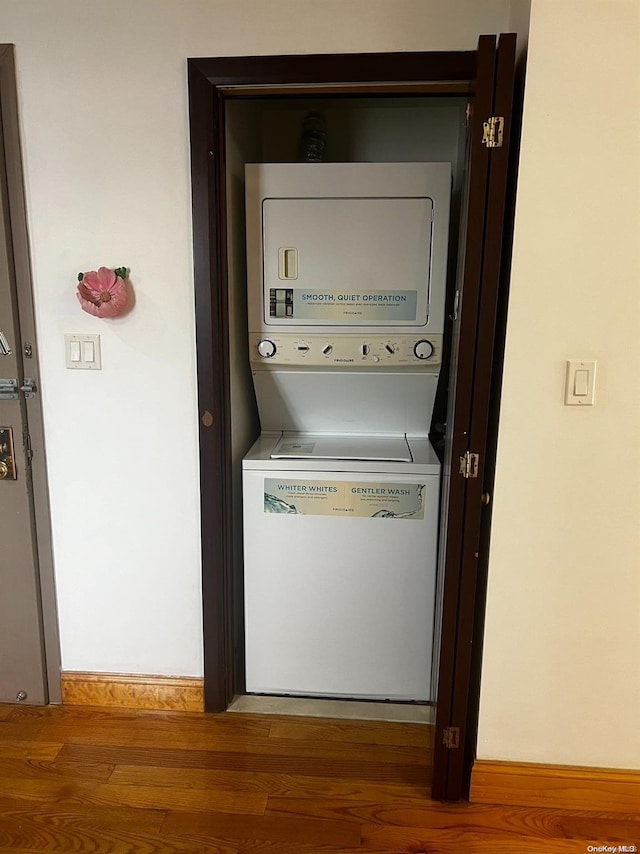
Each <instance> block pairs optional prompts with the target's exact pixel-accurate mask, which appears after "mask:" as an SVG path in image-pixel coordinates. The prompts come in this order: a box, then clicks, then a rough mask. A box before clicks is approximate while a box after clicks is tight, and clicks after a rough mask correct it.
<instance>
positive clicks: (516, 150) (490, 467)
mask: <svg viewBox="0 0 640 854" xmlns="http://www.w3.org/2000/svg"><path fill="white" fill-rule="evenodd" d="M525 68H526V53H523V54H522V55H521V56H520V57H519V58H518V60H517V62H516V71H515V79H514V95H513V111H512V120H511V134H510V136H511V138H510V141H509V167H508V175H507V202H506V209H505V217H504V232H503V238H502V262H501V265H500V288H499V292H498V307H497V313H496V328H495V334H494V349H493V365H492V369H491V401H490V404H489V420H488V427H487V453H486V464H485V467H484V482H483V489H482V491H483V493H485V494H487V495H488V496H489V504H488V505H485V506H484V507H483V511H482V522H481V529H480V548H479V555H478V582H477V588H476V597H475V613H474V620H473V641H472V652H471V680H470V688H469V700H468V705H467V732H468V738H467V740H466V745H465V748H466V749H465V759H464V766H465V779H466V778H469V779H470V778H471V769H472V768H473V767H474V762H475V759H476V744H477V739H478V713H479V708H480V681H481V670H482V652H483V645H484V626H485V610H486V599H487V581H488V578H487V575H488V567H489V545H490V538H491V517H492V509H493V486H494V480H495V468H496V467H495V463H496V453H497V446H498V425H499V416H500V398H501V391H502V373H503V363H504V348H505V338H506V327H507V305H508V300H509V281H510V277H511V253H512V247H513V229H514V220H515V208H516V188H517V180H518V159H519V155H520V136H521V131H522V107H523V103H524V83H525ZM465 795H468V792H467V791H465Z"/></svg>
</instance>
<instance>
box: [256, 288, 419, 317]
mask: <svg viewBox="0 0 640 854" xmlns="http://www.w3.org/2000/svg"><path fill="white" fill-rule="evenodd" d="M269 315H270V316H271V317H282V318H290V319H291V320H311V321H319V320H323V321H331V322H332V323H340V322H342V323H359V322H364V321H367V322H372V321H373V322H375V323H388V322H389V321H393V320H395V321H409V322H413V323H415V322H416V321H417V319H418V291H362V292H361V293H350V292H345V291H340V290H305V289H304V288H295V289H294V288H271V289H270V291H269Z"/></svg>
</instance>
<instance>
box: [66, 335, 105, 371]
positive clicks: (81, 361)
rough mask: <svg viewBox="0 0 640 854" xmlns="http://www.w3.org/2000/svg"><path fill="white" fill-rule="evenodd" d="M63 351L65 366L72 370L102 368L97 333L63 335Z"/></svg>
mask: <svg viewBox="0 0 640 854" xmlns="http://www.w3.org/2000/svg"><path fill="white" fill-rule="evenodd" d="M64 351H65V359H66V365H67V368H71V370H74V371H83V370H84V371H101V370H102V357H101V355H100V336H99V335H80V334H72V335H65V336H64Z"/></svg>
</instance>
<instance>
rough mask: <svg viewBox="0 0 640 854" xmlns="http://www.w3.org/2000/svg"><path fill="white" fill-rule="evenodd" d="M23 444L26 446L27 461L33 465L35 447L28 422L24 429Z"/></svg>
mask: <svg viewBox="0 0 640 854" xmlns="http://www.w3.org/2000/svg"><path fill="white" fill-rule="evenodd" d="M22 445H23V447H24V453H25V456H26V458H27V462H28V463H29V465H31V460H32V459H33V448H32V447H31V434H30V433H29V426H28V425H27V424H25V425H24V428H23V430H22Z"/></svg>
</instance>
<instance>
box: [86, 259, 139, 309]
mask: <svg viewBox="0 0 640 854" xmlns="http://www.w3.org/2000/svg"><path fill="white" fill-rule="evenodd" d="M126 276H127V268H126V267H116V269H115V270H110V269H109V268H108V267H100V269H99V270H98V271H96V270H89V272H88V273H78V294H77V296H78V301H79V303H80V305H81V306H82V309H83V311H86V312H88V313H89V314H93V316H94V317H118V315H120V314H122V313H123V311H124V310H125V308H126V307H127V283H126V282H125V279H126Z"/></svg>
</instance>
